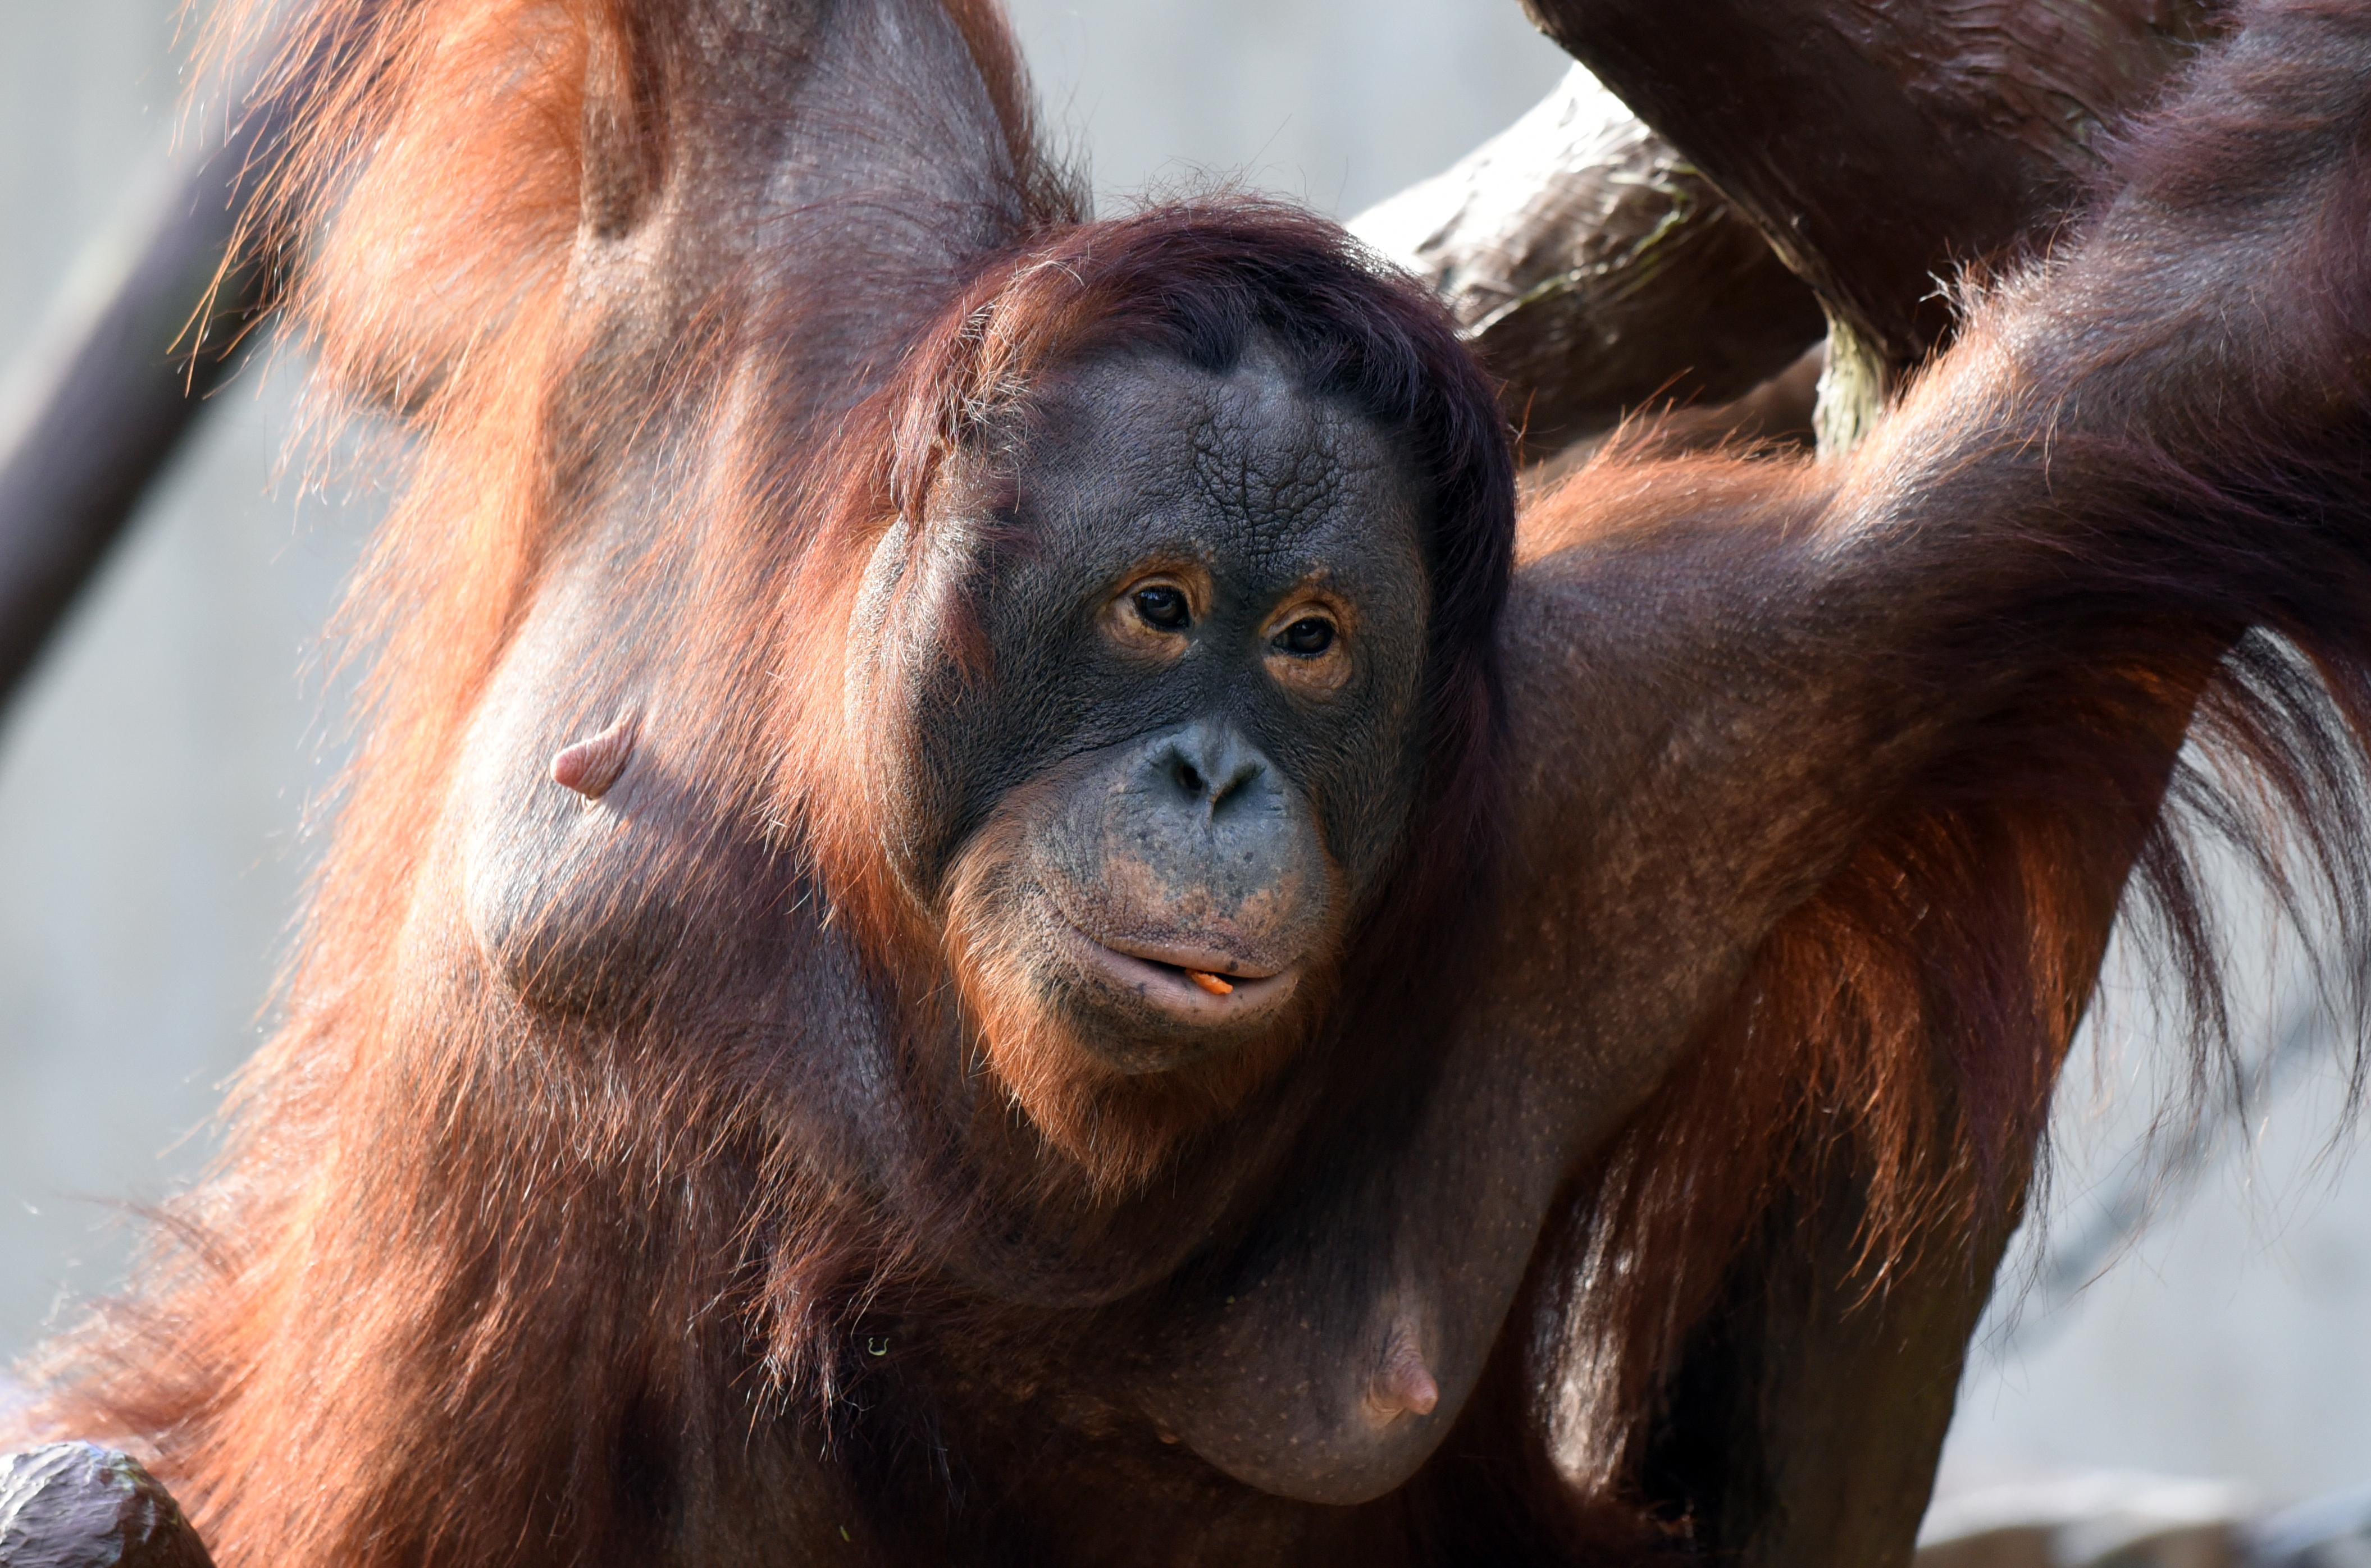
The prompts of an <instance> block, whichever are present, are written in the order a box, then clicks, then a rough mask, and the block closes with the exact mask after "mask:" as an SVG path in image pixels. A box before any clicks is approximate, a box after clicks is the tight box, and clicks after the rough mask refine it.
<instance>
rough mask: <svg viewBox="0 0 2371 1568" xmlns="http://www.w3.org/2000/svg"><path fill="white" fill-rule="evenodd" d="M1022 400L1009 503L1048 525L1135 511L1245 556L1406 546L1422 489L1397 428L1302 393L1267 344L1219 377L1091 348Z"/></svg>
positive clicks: (1105, 520) (1157, 358) (1106, 520)
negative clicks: (1026, 423) (1028, 412)
mask: <svg viewBox="0 0 2371 1568" xmlns="http://www.w3.org/2000/svg"><path fill="white" fill-rule="evenodd" d="M1031 405H1032V409H1033V412H1034V417H1033V419H1032V421H1031V428H1030V431H1029V433H1028V435H1027V436H1026V438H1025V445H1026V451H1025V455H1024V458H1023V461H1022V463H1021V465H1020V468H1021V472H1022V475H1023V476H1024V478H1023V482H1022V493H1021V496H1020V498H1019V499H1020V501H1021V502H1022V507H1023V510H1024V512H1025V513H1029V514H1032V515H1033V516H1035V518H1037V519H1038V520H1040V521H1042V522H1045V523H1048V524H1051V525H1056V526H1057V527H1058V526H1059V525H1061V523H1062V522H1063V521H1064V520H1065V519H1066V518H1078V519H1085V518H1088V517H1093V518H1095V519H1097V520H1098V522H1099V523H1100V524H1101V525H1104V526H1106V527H1108V526H1112V525H1115V524H1117V525H1121V526H1123V527H1124V526H1126V525H1125V524H1124V523H1121V522H1120V519H1121V517H1122V516H1125V517H1132V518H1135V519H1137V520H1139V526H1141V527H1143V528H1146V529H1152V530H1162V529H1166V530H1170V531H1174V530H1175V529H1177V528H1179V527H1181V526H1182V527H1185V528H1187V529H1188V530H1189V531H1192V532H1194V533H1197V534H1200V535H1207V536H1209V537H1210V542H1211V543H1213V544H1223V545H1224V547H1225V548H1226V549H1227V552H1228V553H1229V554H1231V555H1233V554H1239V553H1243V552H1247V553H1248V554H1249V555H1251V556H1253V557H1264V556H1269V555H1278V554H1281V555H1298V554H1301V553H1302V551H1303V550H1304V549H1306V548H1313V547H1334V548H1341V547H1344V546H1347V545H1350V544H1353V543H1356V542H1358V541H1359V540H1364V541H1365V542H1367V543H1368V544H1370V545H1379V546H1382V547H1383V548H1386V549H1387V550H1388V551H1389V552H1390V553H1392V554H1395V555H1396V554H1399V553H1401V552H1402V550H1403V549H1405V548H1413V546H1414V543H1415V529H1416V519H1417V513H1418V509H1419V504H1420V495H1419V491H1418V486H1417V482H1416V480H1415V478H1414V476H1413V474H1412V473H1411V471H1410V469H1409V467H1408V465H1407V462H1406V460H1405V456H1404V455H1402V453H1401V451H1400V449H1399V447H1400V444H1399V443H1397V442H1395V441H1394V439H1393V432H1388V431H1386V430H1385V429H1383V428H1382V427H1381V426H1380V425H1378V424H1377V423H1376V422H1375V421H1373V420H1371V419H1369V418H1368V417H1366V416H1365V415H1364V414H1362V413H1360V412H1359V410H1357V409H1353V408H1350V407H1349V406H1347V404H1345V403H1344V402H1342V401H1341V400H1340V399H1338V398H1330V397H1326V396H1324V395H1322V394H1318V393H1313V392H1311V391H1309V390H1308V389H1307V388H1305V387H1304V386H1301V382H1300V379H1299V377H1297V376H1296V375H1294V374H1293V373H1292V371H1291V369H1290V367H1289V366H1288V365H1287V364H1286V363H1284V361H1283V360H1282V359H1281V358H1280V357H1279V356H1278V354H1277V353H1276V352H1274V351H1273V350H1272V349H1269V348H1267V347H1266V346H1265V345H1258V344H1255V345H1254V347H1253V348H1252V349H1251V350H1249V351H1248V352H1245V353H1244V355H1243V358H1242V359H1241V360H1240V361H1239V362H1238V363H1236V364H1235V365H1234V366H1233V367H1232V369H1230V370H1228V371H1225V372H1214V371H1210V370H1207V369H1204V368H1202V367H1199V366H1197V365H1193V364H1188V363H1185V362H1183V361H1181V360H1176V359H1173V358H1170V357H1168V356H1166V355H1161V354H1152V353H1143V352H1125V353H1111V354H1105V355H1100V356H1097V357H1094V358H1092V359H1089V360H1087V361H1085V362H1083V363H1079V364H1076V365H1073V366H1070V367H1067V368H1065V369H1062V370H1059V371H1058V372H1056V373H1055V374H1053V375H1050V376H1049V377H1047V381H1046V382H1045V383H1044V384H1043V385H1042V386H1040V387H1039V388H1038V389H1037V390H1036V393H1035V396H1033V398H1031ZM1329 553H1330V551H1329Z"/></svg>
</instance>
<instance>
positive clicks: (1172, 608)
mask: <svg viewBox="0 0 2371 1568" xmlns="http://www.w3.org/2000/svg"><path fill="white" fill-rule="evenodd" d="M1136 613H1137V615H1138V616H1139V617H1140V618H1141V619H1142V620H1143V622H1144V624H1145V625H1147V626H1149V627H1154V628H1158V629H1160V630H1162V631H1183V630H1185V626H1186V623H1187V622H1189V621H1191V620H1192V619H1193V607H1192V606H1191V605H1188V604H1187V603H1186V602H1185V590H1184V589H1182V588H1178V587H1175V586H1173V585H1172V584H1170V583H1167V582H1150V583H1147V584H1146V585H1145V586H1143V587H1141V588H1139V589H1138V590H1137V591H1136Z"/></svg>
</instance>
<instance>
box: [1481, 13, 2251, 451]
mask: <svg viewBox="0 0 2371 1568" xmlns="http://www.w3.org/2000/svg"><path fill="white" fill-rule="evenodd" d="M1523 6H1524V9H1525V10H1526V11H1527V12H1528V13H1529V14H1530V15H1531V17H1532V19H1533V20H1534V21H1535V22H1536V23H1538V25H1539V26H1540V28H1541V29H1542V30H1543V31H1544V32H1545V33H1547V34H1548V36H1549V37H1551V38H1553V39H1555V40H1556V41H1557V42H1558V43H1560V44H1562V45H1563V46H1564V47H1565V49H1566V50H1567V52H1570V53H1571V54H1572V55H1573V56H1574V57H1575V58H1577V59H1579V61H1580V62H1581V63H1584V64H1586V65H1587V66H1588V67H1589V68H1590V71H1592V72H1593V73H1594V74H1595V75H1597V77H1598V79H1599V80H1601V81H1602V82H1603V83H1604V84H1605V85H1606V86H1608V87H1610V88H1611V89H1613V92H1614V93H1616V94H1618V95H1619V96H1620V97H1621V98H1622V100H1623V101H1624V102H1625V103H1627V104H1628V105H1629V106H1630V107H1631V108H1632V109H1633V110H1636V111H1637V113H1638V115H1639V116H1640V118H1641V119H1643V120H1645V121H1646V122H1647V123H1648V124H1649V125H1651V126H1653V127H1654V128H1655V129H1656V131H1657V132H1659V133H1661V134H1662V135H1663V136H1664V137H1666V138H1668V139H1669V141H1670V142H1671V144H1672V145H1673V146H1674V147H1676V148H1677V149H1678V150H1679V151H1680V153H1681V154H1682V155H1683V156H1685V157H1686V159H1687V160H1688V162H1689V163H1690V164H1691V165H1693V166H1694V167H1696V168H1697V169H1700V170H1702V171H1703V174H1704V176H1705V177H1706V179H1709V180H1710V181H1711V182H1712V184H1713V185H1715V186H1716V187H1718V189H1719V190H1721V191H1722V192H1723V193H1724V194H1725V195H1726V196H1727V197H1728V198H1729V201H1730V202H1733V203H1734V204H1735V206H1736V208H1737V210H1738V211H1739V212H1740V213H1742V214H1744V215H1745V216H1746V217H1747V218H1748V219H1750V220H1751V221H1752V223H1753V224H1755V225H1757V226H1758V227H1759V228H1760V229H1761V230H1762V232H1763V234H1764V236H1766V237H1767V238H1768V239H1769V241H1770V243H1771V244H1772V245H1773V247H1775V248H1776V250H1777V251H1778V253H1779V255H1780V256H1781V257H1782V258H1783V259H1785V261H1786V262H1787V265H1788V266H1789V267H1790V268H1792V269H1793V270H1794V271H1796V272H1797V273H1798V275H1800V276H1801V277H1802V278H1804V279H1805V280H1806V281H1808V282H1810V284H1811V285H1812V287H1813V288H1814V289H1816V290H1817V291H1818V293H1819V295H1820V298H1821V300H1822V303H1823V304H1825V305H1826V306H1827V307H1828V310H1829V314H1830V316H1831V317H1832V319H1833V325H1834V332H1833V338H1832V340H1831V344H1830V363H1831V367H1832V369H1831V378H1832V381H1831V394H1830V397H1829V398H1828V400H1829V401H1830V402H1831V403H1833V404H1836V405H1838V407H1837V408H1836V409H1834V410H1833V412H1832V413H1831V416H1830V417H1831V418H1832V420H1844V421H1857V420H1865V419H1866V418H1868V417H1869V416H1870V415H1872V414H1873V412H1874V409H1875V406H1876V403H1877V401H1878V399H1879V397H1880V396H1881V394H1882V390H1883V388H1884V386H1885V385H1886V384H1887V383H1888V382H1889V381H1890V380H1891V379H1892V378H1893V377H1895V376H1897V375H1900V374H1901V373H1902V372H1903V370H1904V369H1906V368H1908V367H1910V366H1912V365H1914V364H1916V363H1918V362H1919V361H1920V360H1921V359H1923V358H1924V357H1925V356H1926V354H1927V353H1928V352H1931V351H1932V350H1933V349H1934V348H1935V346H1936V345H1937V343H1939V342H1940V341H1941V340H1942V339H1943V337H1944V335H1945V334H1946V333H1947V332H1948V330H1949V327H1950V322H1951V305H1950V302H1949V299H1948V298H1947V297H1946V295H1945V290H1944V284H1945V283H1946V282H1948V281H1949V279H1951V278H1952V277H1953V276H1954V275H1955V274H1956V273H1957V272H1958V271H1959V270H1960V268H1961V267H1963V266H1964V265H1966V264H1968V263H1970V262H1976V261H1984V260H1991V259H1999V258H2002V257H2005V256H2011V255H2014V254H2016V253H2017V252H2018V251H2019V250H2020V249H2023V248H2027V247H2029V246H2030V245H2032V244H2033V243H2034V242H2035V241H2036V240H2038V239H2039V238H2041V237H2042V236H2046V235H2047V234H2048V233H2049V232H2050V230H2051V228H2052V227H2053V225H2055V224H2056V223H2057V222H2058V220H2059V219H2060V218H2061V217H2062V216H2063V215H2064V214H2065V213H2066V212H2067V211H2068V209H2069V207H2070V205H2071V204H2072V203H2073V202H2075V201H2076V199H2077V198H2078V197H2079V195H2080V193H2081V191H2082V190H2084V188H2085V186H2086V184H2087V182H2088V180H2089V179H2090V178H2091V177H2092V176H2094V175H2095V174H2096V173H2097V172H2098V170H2099V152H2098V146H2099V139H2100V135H2101V133H2102V131H2103V130H2104V129H2105V128H2106V127H2108V126H2111V125H2112V124H2113V123H2114V122H2115V121H2116V119H2117V118H2118V117H2119V116H2120V115H2122V114H2125V113H2129V112H2130V111H2131V110H2134V109H2135V108H2137V107H2140V106H2141V105H2143V104H2145V103H2146V102H2147V101H2148V100H2149V99H2150V98H2152V97H2153V96H2154V95H2155V94H2156V92H2157V90H2158V89H2159V87H2160V86H2162V85H2163V84H2164V82H2165V81H2166V80H2167V78H2168V77H2169V75H2171V74H2172V72H2173V71H2174V69H2175V68H2176V67H2177V66H2178V65H2179V64H2180V63H2181V62H2182V61H2183V60H2184V59H2186V58H2187V57H2188V56H2189V54H2190V53H2191V52H2192V49H2193V48H2194V46H2195V45H2196V43H2197V42H2198V41H2199V40H2202V39H2203V38H2204V37H2207V36H2209V35H2211V34H2212V32H2213V31H2214V30H2215V24H2216V7H2215V5H2214V4H2213V3H2212V0H1949V3H1948V4H1946V3H1942V0H1935V3H1930V4H1924V5H1905V4H1894V5H1879V4H1867V3H1860V0H1523ZM1855 376H1858V377H1862V378H1865V379H1866V382H1867V384H1866V385H1862V386H1850V385H1846V386H1843V387H1841V388H1840V387H1839V385H1838V384H1839V383H1846V384H1848V383H1849V382H1850V378H1852V377H1855ZM1852 433H1853V432H1852V430H1851V429H1850V428H1845V427H1844V426H1840V427H1839V428H1838V429H1837V430H1836V431H1835V432H1833V438H1834V439H1838V440H1843V441H1848V440H1849V439H1850V438H1851V435H1852Z"/></svg>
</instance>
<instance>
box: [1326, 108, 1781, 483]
mask: <svg viewBox="0 0 2371 1568" xmlns="http://www.w3.org/2000/svg"><path fill="white" fill-rule="evenodd" d="M1350 228H1351V231H1352V232H1353V233H1355V234H1357V235H1358V236H1359V237H1360V238H1362V239H1364V240H1366V241H1367V242H1368V243H1369V244H1371V245H1372V246H1374V247H1375V248H1377V249H1378V250H1380V251H1382V253H1383V254H1385V255H1386V256H1389V257H1390V258H1392V259H1394V260H1395V261H1397V262H1399V263H1400V264H1401V265H1403V266H1405V267H1406V268H1407V269H1408V270H1409V271H1412V272H1414V273H1415V274H1416V275H1417V277H1418V278H1420V279H1422V280H1423V281H1424V282H1426V283H1428V285H1430V286H1431V287H1432V289H1433V290H1434V291H1435V292H1436V293H1438V294H1440V296H1441V297H1442V298H1443V299H1445V300H1447V301H1448V302H1449V306H1450V308H1451V309H1452V311H1453V312H1455V314H1456V316H1457V319H1458V321H1459V323H1460V324H1461V325H1462V326H1463V328H1464V329H1465V331H1466V335H1467V339H1468V340H1469V341H1471V342H1472V343H1473V345H1474V346H1475V349H1477V350H1478V351H1479V352H1481V354H1482V357H1483V358H1484V360H1485V361H1486V362H1487V363H1488V364H1489V366H1490V369H1491V371H1492V372H1493V374H1495V375H1498V377H1499V378H1500V379H1501V380H1502V381H1504V382H1505V383H1506V385H1507V388H1508V393H1507V402H1508V409H1507V411H1508V413H1509V417H1511V418H1512V419H1513V420H1514V421H1515V422H1516V425H1517V427H1518V428H1519V429H1521V431H1522V432H1523V440H1524V446H1525V449H1526V451H1527V452H1529V453H1530V454H1531V455H1534V456H1540V455H1547V454H1551V453H1554V452H1556V450H1557V449H1559V448H1561V447H1564V446H1566V445H1567V444H1571V443H1573V442H1575V441H1579V440H1581V439H1584V438H1586V437H1588V436H1590V435H1594V434H1597V433H1598V432H1602V431H1603V430H1605V429H1607V428H1609V427H1611V426H1612V425H1613V423H1614V422H1615V421H1618V420H1619V419H1621V418H1622V417H1623V416H1624V415H1625V413H1628V412H1630V411H1632V410H1634V409H1640V408H1643V407H1646V406H1648V405H1650V404H1653V403H1657V402H1665V401H1668V402H1671V403H1677V404H1696V403H1706V404H1711V403H1725V402H1728V401H1729V400H1730V399H1733V398H1740V397H1742V396H1744V395H1745V394H1747V393H1749V392H1751V391H1752V390H1753V389H1754V388H1755V387H1756V386H1760V385H1761V384H1762V383H1764V381H1766V380H1768V379H1769V378H1770V377H1772V376H1774V375H1777V374H1778V373H1779V372H1781V371H1783V370H1785V369H1786V368H1787V366H1788V365H1789V364H1790V363H1793V362H1794V361H1795V360H1796V359H1797V358H1798V357H1799V356H1800V355H1801V354H1802V352H1803V351H1804V350H1805V349H1806V348H1808V347H1810V345H1811V344H1813V343H1815V342H1817V341H1818V340H1819V338H1820V334H1821V332H1822V330H1823V329H1824V326H1825V323H1824V321H1823V320H1822V316H1821V313H1820V308H1819V304H1818V301H1817V299H1816V298H1815V297H1814V295H1813V294H1812V293H1811V291H1810V288H1808V287H1807V286H1806V285H1805V284H1804V283H1803V282H1802V281H1801V280H1799V279H1798V278H1797V277H1795V276H1794V275H1793V274H1792V273H1790V272H1789V271H1787V268H1786V266H1785V264H1784V263H1783V262H1781V261H1780V260H1779V259H1778V256H1777V254H1776V253H1775V251H1774V250H1772V248H1770V246H1769V245H1768V244H1767V243H1766V242H1765V241H1764V239H1763V237H1762V236H1761V234H1760V232H1759V231H1757V230H1756V229H1755V228H1754V227H1753V225H1752V224H1750V223H1748V222H1746V221H1745V220H1744V218H1742V217H1741V215H1740V214H1739V213H1737V211H1736V209H1734V208H1733V207H1731V206H1730V205H1729V202H1727V201H1726V200H1724V199H1723V198H1722V196H1721V194H1720V192H1719V191H1718V190H1715V189H1714V188H1713V186H1712V184H1711V182H1710V181H1708V180H1706V179H1705V177H1704V176H1703V175H1702V174H1701V173H1699V172H1698V171H1697V170H1696V169H1695V167H1694V166H1693V165H1691V164H1690V163H1689V162H1688V161H1687V160H1686V159H1685V158H1683V156H1680V154H1679V153H1678V152H1677V151H1675V150H1674V149H1673V148H1672V146H1671V144H1670V143H1669V142H1667V141H1665V140H1664V139H1663V138H1662V137H1660V136H1659V135H1657V134H1656V133H1654V132H1652V131H1650V130H1648V128H1647V127H1646V125H1645V124H1643V123H1642V122H1641V121H1639V120H1638V118H1637V116H1636V115H1635V114H1633V113H1631V112H1630V110H1628V109H1627V108H1625V106H1624V105H1623V103H1622V101H1621V100H1620V99H1619V98H1615V97H1614V96H1613V94H1612V93H1610V92H1608V91H1606V90H1605V88H1604V87H1602V86H1600V85H1599V84H1598V82H1597V80H1596V78H1595V77H1593V76H1591V75H1590V74H1589V73H1588V72H1587V71H1586V70H1583V69H1581V68H1579V67H1578V66H1576V67H1575V68H1574V69H1573V70H1572V71H1570V72H1569V73H1567V75H1566V76H1565V78H1564V80H1563V81H1561V82H1559V83H1558V84H1557V85H1556V90H1555V91H1553V92H1551V93H1550V94H1549V95H1548V96H1547V97H1546V98H1544V99H1542V100H1541V102H1540V103H1539V104H1538V105H1537V106H1536V107H1535V108H1533V109H1532V110H1531V111H1530V112H1529V113H1527V114H1525V115H1524V116H1523V117H1522V119H1521V120H1519V121H1516V122H1515V123H1514V124H1513V125H1512V126H1510V127H1509V128H1508V129H1507V130H1506V131H1504V132H1502V133H1499V134H1498V135H1497V136H1495V137H1493V138H1492V139H1491V140H1490V141H1488V142H1486V143H1485V144H1483V145H1482V146H1481V147H1479V148H1477V149H1475V151H1474V152H1473V153H1472V154H1470V155H1469V156H1466V157H1465V158H1463V159H1462V160H1460V161H1459V162H1458V163H1457V164H1456V165H1455V166H1454V167H1452V168H1450V169H1448V170H1447V171H1445V172H1444V173H1441V174H1440V175H1437V176H1435V177H1434V178H1432V179H1428V180H1425V181H1424V182H1423V183H1421V184H1418V185H1414V186H1411V187H1409V188H1408V189H1407V190H1403V191H1401V192H1400V193H1399V194H1397V195H1395V196H1394V197H1392V198H1391V199H1389V200H1388V201H1385V202H1382V203H1380V204H1379V205H1377V206H1375V207H1372V208H1371V209H1369V210H1368V211H1367V212H1365V213H1360V214H1359V216H1358V217H1356V218H1354V219H1352V220H1351V222H1350Z"/></svg>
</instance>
